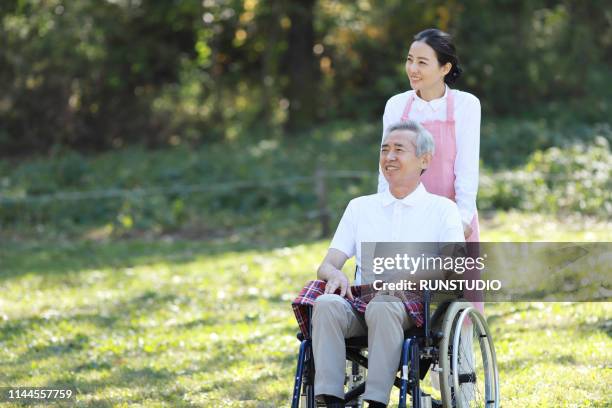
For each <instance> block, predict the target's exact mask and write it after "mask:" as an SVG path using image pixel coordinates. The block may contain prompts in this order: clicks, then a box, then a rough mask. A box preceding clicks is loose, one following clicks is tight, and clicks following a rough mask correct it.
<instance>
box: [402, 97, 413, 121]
mask: <svg viewBox="0 0 612 408" xmlns="http://www.w3.org/2000/svg"><path fill="white" fill-rule="evenodd" d="M413 100H414V94H411V95H410V96H409V97H408V101H407V102H406V106H405V107H404V112H403V113H402V118H401V119H400V121H401V122H407V121H408V119H409V117H408V115H410V108H412V101H413Z"/></svg>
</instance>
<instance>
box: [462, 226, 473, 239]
mask: <svg viewBox="0 0 612 408" xmlns="http://www.w3.org/2000/svg"><path fill="white" fill-rule="evenodd" d="M472 232H473V231H472V226H471V225H470V224H466V223H465V222H464V223H463V235H464V236H465V239H468V238H469V237H470V235H472Z"/></svg>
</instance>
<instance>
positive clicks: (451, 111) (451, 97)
mask: <svg viewBox="0 0 612 408" xmlns="http://www.w3.org/2000/svg"><path fill="white" fill-rule="evenodd" d="M446 120H447V121H448V122H454V121H455V92H454V91H453V90H452V89H450V88H448V98H446Z"/></svg>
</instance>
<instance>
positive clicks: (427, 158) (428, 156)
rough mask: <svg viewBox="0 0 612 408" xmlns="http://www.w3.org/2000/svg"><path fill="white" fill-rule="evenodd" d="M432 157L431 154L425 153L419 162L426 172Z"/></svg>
mask: <svg viewBox="0 0 612 408" xmlns="http://www.w3.org/2000/svg"><path fill="white" fill-rule="evenodd" d="M432 157H433V155H432V154H431V153H423V154H422V155H421V156H420V157H419V160H420V161H421V169H423V170H425V169H426V168H428V167H429V164H430V163H431V159H432Z"/></svg>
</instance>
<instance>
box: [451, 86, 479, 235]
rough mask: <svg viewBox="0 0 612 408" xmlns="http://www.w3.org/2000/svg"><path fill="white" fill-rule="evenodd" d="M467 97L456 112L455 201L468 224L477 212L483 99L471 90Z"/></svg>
mask: <svg viewBox="0 0 612 408" xmlns="http://www.w3.org/2000/svg"><path fill="white" fill-rule="evenodd" d="M467 98H468V99H467V100H465V101H464V102H463V103H464V106H463V108H462V109H461V110H460V112H457V114H456V115H455V121H456V124H455V126H456V130H457V134H456V140H457V156H456V158H455V201H456V202H457V206H458V207H459V212H460V213H461V220H462V221H463V223H464V224H469V223H470V222H471V221H472V218H474V214H476V194H477V193H478V166H479V157H480V115H481V114H480V101H479V100H478V98H476V97H475V96H473V95H469V94H468V95H467Z"/></svg>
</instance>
